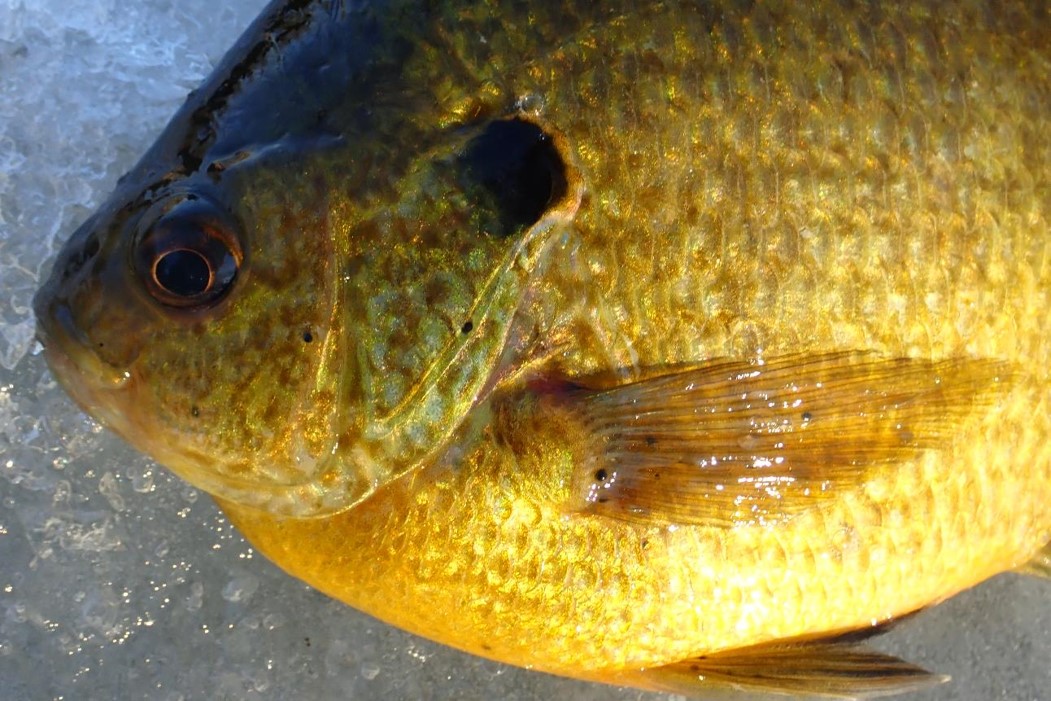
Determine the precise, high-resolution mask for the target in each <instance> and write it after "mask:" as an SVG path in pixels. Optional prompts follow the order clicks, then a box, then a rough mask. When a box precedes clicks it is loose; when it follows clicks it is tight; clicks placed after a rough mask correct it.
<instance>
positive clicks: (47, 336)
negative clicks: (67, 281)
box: [33, 289, 138, 436]
mask: <svg viewBox="0 0 1051 701" xmlns="http://www.w3.org/2000/svg"><path fill="white" fill-rule="evenodd" d="M45 291H46V289H45V290H41V291H40V292H38V293H37V296H36V298H35V299H34V300H33V307H34V309H33V311H34V313H35V315H36V338H37V341H39V342H40V344H41V345H42V346H43V348H44V359H45V360H46V361H47V364H48V367H49V368H50V369H51V374H52V375H53V376H54V377H55V379H56V380H57V381H58V383H59V384H60V385H61V386H62V388H63V389H64V390H65V391H66V392H67V393H68V394H69V396H70V397H71V398H72V399H73V401H74V402H76V404H77V405H78V406H79V407H80V408H81V409H82V410H83V411H84V412H85V413H87V414H88V415H89V416H92V417H94V418H97V419H98V420H99V421H100V422H101V423H102V424H103V425H105V426H107V427H108V428H110V429H112V430H114V431H116V432H117V433H118V434H119V435H121V436H128V435H129V433H130V432H131V431H132V430H133V428H134V427H133V426H132V420H131V418H130V417H131V416H132V415H133V414H134V412H131V413H130V414H129V412H127V411H125V408H126V407H128V406H131V405H133V404H134V399H133V395H134V394H135V389H136V387H137V384H138V383H137V382H136V381H135V374H134V372H132V371H131V370H130V369H126V368H117V367H114V366H113V365H111V364H109V363H107V362H106V361H105V360H103V359H102V358H100V357H99V356H98V354H96V353H95V352H94V351H93V350H92V348H91V345H90V341H89V339H88V338H87V337H86V336H85V335H84V333H83V332H81V331H80V330H79V329H78V328H77V326H76V323H75V321H74V317H73V312H72V309H71V308H70V307H69V305H68V304H67V303H66V302H65V301H64V300H56V299H54V298H48V297H47V296H46V295H45V294H44V293H45Z"/></svg>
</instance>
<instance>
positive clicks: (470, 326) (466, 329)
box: [460, 319, 474, 334]
mask: <svg viewBox="0 0 1051 701" xmlns="http://www.w3.org/2000/svg"><path fill="white" fill-rule="evenodd" d="M473 330H474V322H473V321H471V320H470V319H468V320H467V321H465V322H463V326H461V327H460V333H462V334H469V333H471V331H473Z"/></svg>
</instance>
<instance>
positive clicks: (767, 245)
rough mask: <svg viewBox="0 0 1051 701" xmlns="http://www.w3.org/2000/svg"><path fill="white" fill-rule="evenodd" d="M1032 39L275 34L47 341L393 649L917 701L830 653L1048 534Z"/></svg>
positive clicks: (430, 20)
mask: <svg viewBox="0 0 1051 701" xmlns="http://www.w3.org/2000/svg"><path fill="white" fill-rule="evenodd" d="M293 4H294V5H295V7H293ZM1048 19H1049V18H1048V16H1047V8H1046V7H1044V6H1043V5H1041V4H1040V3H1024V2H1013V3H1002V4H1000V6H998V7H997V8H996V10H995V11H993V10H991V9H990V8H989V7H987V6H986V5H985V4H983V3H978V2H970V1H969V0H960V1H959V2H955V3H949V4H939V5H938V6H937V7H935V6H934V5H924V4H922V3H912V4H909V5H908V6H899V5H897V4H893V3H880V2H870V3H861V4H855V3H836V2H827V3H825V2H819V3H806V4H800V3H770V4H762V5H756V4H754V3H749V2H739V3H738V2H729V1H728V2H713V3H690V2H634V3H629V2H613V3H604V4H602V5H601V6H593V5H588V4H581V3H566V4H562V5H558V6H554V5H546V4H535V3H534V4H530V5H527V4H524V3H518V2H511V1H510V0H508V1H507V2H499V1H497V0H493V1H492V2H484V3H457V2H445V3H424V4H416V3H407V2H394V1H392V2H387V3H377V4H375V5H360V6H359V5H356V4H353V5H345V4H341V3H334V4H330V3H323V2H300V3H290V4H288V5H287V6H285V5H283V4H282V3H280V2H275V3H273V4H272V5H271V6H270V8H268V10H267V11H266V12H264V16H263V19H261V20H260V21H259V22H258V23H257V25H255V26H254V28H253V29H250V30H249V32H248V33H247V34H246V37H245V38H244V39H242V41H241V42H240V43H239V44H238V46H237V47H235V49H234V50H233V51H232V53H231V54H230V55H229V56H228V57H227V59H225V60H224V62H223V64H221V65H220V66H219V67H218V68H217V72H216V74H215V76H213V77H212V78H210V79H208V81H206V82H205V84H204V86H202V88H201V89H200V91H198V93H195V94H194V95H192V96H191V97H190V98H189V100H188V103H187V105H186V106H185V107H184V108H183V110H182V111H181V112H180V113H179V114H178V115H176V117H175V118H174V120H173V123H172V126H170V127H169V129H168V130H166V132H165V134H164V135H162V137H161V139H160V140H159V141H158V144H157V145H156V146H155V147H154V148H153V149H151V151H150V152H149V153H148V154H147V155H146V156H145V157H144V159H143V161H142V162H141V163H140V164H139V165H137V166H136V168H135V169H133V171H132V172H131V173H130V174H129V175H128V176H127V177H126V178H125V179H124V180H123V181H122V183H121V185H120V186H119V188H118V190H117V192H115V193H114V195H113V197H112V198H111V200H110V201H109V202H107V203H106V204H104V205H103V207H102V208H101V209H100V213H99V214H98V215H97V216H96V218H94V219H93V220H91V221H89V222H88V223H87V224H85V229H84V231H82V232H78V234H76V235H75V236H74V238H73V239H72V240H71V242H70V244H68V246H67V250H66V251H65V252H64V253H63V254H62V256H60V259H59V262H58V263H57V264H56V274H55V277H54V279H53V280H52V281H51V282H49V283H48V284H47V285H46V286H45V287H44V288H43V289H42V291H41V293H40V294H39V295H38V297H37V301H36V303H35V305H36V311H37V315H38V318H39V319H40V329H41V330H40V332H39V333H40V335H41V337H42V340H43V342H44V345H45V347H46V348H47V352H48V358H49V361H50V362H51V364H52V367H53V368H54V369H55V372H56V375H57V376H58V377H59V379H60V381H61V382H62V383H63V385H64V386H65V387H66V388H67V389H69V391H70V392H71V394H72V395H73V396H74V398H75V399H77V400H78V401H79V402H80V403H81V404H82V405H83V406H84V407H85V408H86V409H87V410H88V411H90V412H91V413H93V414H94V415H96V416H98V417H99V418H101V419H102V420H103V421H104V422H106V423H107V424H109V425H110V426H111V427H112V428H114V429H115V430H117V431H118V432H119V433H121V434H122V435H123V436H124V437H125V438H127V439H128V440H129V441H130V442H132V443H133V444H135V445H137V446H138V447H140V448H141V449H143V450H144V451H146V452H148V453H150V454H151V455H154V456H155V457H157V458H158V459H159V460H160V461H161V462H164V463H165V464H167V465H168V466H169V467H171V468H172V469H173V470H175V471H176V472H178V473H180V474H182V475H183V476H185V477H187V478H188V479H190V480H191V481H193V482H194V483H195V484H198V485H200V486H202V487H204V488H205V489H207V490H208V491H210V492H212V494H213V496H215V497H216V499H217V500H218V501H219V503H220V504H221V506H222V507H223V508H224V510H225V511H226V513H227V514H228V516H229V517H230V519H231V521H232V522H233V523H234V524H235V525H236V526H237V527H238V528H239V529H241V531H242V532H243V533H244V534H245V535H246V537H248V538H249V540H250V541H251V542H252V543H253V544H254V545H255V546H256V547H257V548H258V549H259V550H260V551H261V552H262V553H264V554H265V555H267V556H268V557H270V558H271V559H272V560H274V561H275V562H276V563H277V564H279V565H280V566H281V567H283V568H284V569H286V570H287V571H289V572H290V573H292V574H293V575H295V576H297V577H300V578H301V579H303V580H305V581H306V582H308V583H310V584H311V585H313V586H315V587H317V588H318V589H319V590H321V591H323V592H326V593H327V594H329V595H331V596H333V597H336V598H338V599H340V600H342V601H344V602H346V603H348V604H350V605H352V606H355V607H357V608H360V609H362V610H364V611H367V612H369V613H371V614H372V615H375V616H377V617H379V618H381V619H383V620H386V621H388V622H391V623H393V624H395V625H398V626H401V627H404V628H406V629H408V630H411V631H414V632H417V633H419V634H422V635H426V636H428V637H430V638H433V639H436V640H439V641H442V642H445V643H448V644H450V645H454V646H456V647H459V648H461V649H464V650H467V651H469V652H472V653H475V654H478V655H482V656H486V657H490V658H493V659H497V660H503V661H507V662H511V663H515V664H520V665H525V666H529V667H532V668H535V669H539V670H543V671H547V672H552V673H557V674H563V675H568V676H574V677H579V678H584V679H592V680H596V681H603V682H608V683H621V684H632V685H636V686H640V687H643V688H649V689H663V690H669V691H676V692H679V693H689V694H698V693H702V692H703V691H704V690H705V689H706V688H707V686H710V685H717V684H719V683H722V684H728V685H729V686H735V687H745V688H750V689H754V690H759V691H763V690H775V691H784V692H810V693H826V694H832V695H838V696H840V697H843V696H846V697H852V696H860V695H874V694H880V693H885V692H887V691H903V690H907V689H911V688H915V687H917V686H921V685H923V684H926V683H931V682H933V681H937V680H938V677H936V676H933V675H927V674H925V673H923V672H922V670H918V669H916V668H914V667H911V666H909V665H907V664H906V663H903V662H901V661H899V660H894V659H893V658H888V657H885V656H879V655H875V654H870V653H866V652H864V651H858V650H856V649H853V648H850V649H849V650H848V648H847V647H846V641H843V640H840V639H839V637H838V636H841V635H842V634H845V633H850V634H851V635H853V636H861V635H863V634H864V633H866V632H873V631H876V630H878V626H879V625H881V624H884V623H886V622H888V621H891V620H893V619H896V618H899V617H903V616H906V615H908V614H910V613H912V612H914V611H917V610H919V609H922V608H924V607H926V606H929V605H932V604H934V603H937V602H938V601H941V600H942V599H944V598H946V597H949V596H951V595H953V594H954V593H956V592H958V591H960V590H962V589H964V588H967V587H969V586H971V585H973V584H975V583H977V582H979V581H981V580H983V579H985V578H987V577H989V576H992V575H994V574H996V573H999V572H1002V571H1006V570H1010V569H1015V568H1018V567H1021V566H1023V565H1024V564H1025V563H1026V561H1027V560H1030V559H1031V558H1034V557H1035V556H1037V554H1038V551H1040V549H1041V548H1044V547H1045V544H1047V543H1048V541H1049V540H1051V512H1049V511H1048V506H1047V504H1049V503H1051V443H1049V442H1048V441H1047V436H1048V435H1051V417H1049V415H1048V412H1047V407H1048V404H1049V402H1048V400H1049V398H1051V396H1049V395H1051V381H1049V377H1048V369H1047V368H1048V364H1049V363H1048V360H1049V359H1051V347H1049V345H1048V340H1047V335H1046V333H1045V330H1046V329H1047V328H1049V325H1048V322H1049V321H1051V319H1049V312H1048V307H1047V304H1046V302H1047V301H1048V300H1047V297H1048V294H1047V292H1048V290H1049V289H1051V263H1049V262H1048V242H1049V240H1051V238H1049V236H1048V233H1049V230H1048V209H1049V192H1051V183H1049V180H1048V178H1049V172H1051V168H1049V167H1048V164H1049V163H1051V140H1049V139H1048V137H1047V131H1046V119H1047V114H1049V113H1051V57H1049V55H1048V50H1047V47H1048V46H1051V34H1049V32H1051V30H1049V29H1048V27H1049V26H1051V23H1049V22H1048ZM267 42H269V43H267ZM194 125H196V126H197V127H201V128H202V129H203V130H204V131H203V132H201V133H200V135H198V134H197V133H196V132H194V131H193V130H190V129H188V127H189V126H194ZM202 125H203V126H202ZM188 134H189V136H188ZM187 140H188V141H187ZM494 143H495V144H496V145H495V146H493V144H494ZM158 174H166V175H164V177H160V178H159V177H158ZM186 193H191V194H194V195H195V196H197V197H199V198H200V200H201V202H203V203H204V204H202V205H200V207H205V208H206V211H208V212H212V210H215V213H213V214H211V215H209V216H212V217H213V218H212V219H209V220H208V222H207V223H206V225H203V227H202V230H204V231H205V232H206V233H207V234H208V235H209V236H210V237H211V239H210V240H212V241H218V242H219V244H214V243H213V244H210V245H212V248H209V249H202V250H206V252H207V251H212V250H213V249H214V247H215V245H225V246H228V248H227V249H226V250H227V251H228V252H231V251H233V250H234V248H236V247H237V246H241V247H242V248H244V250H245V253H244V256H243V260H239V261H236V262H237V264H238V265H239V266H240V267H239V268H238V270H237V276H236V277H235V278H234V279H233V282H231V283H229V287H228V288H223V289H217V290H213V287H211V285H213V282H212V281H211V280H209V281H208V282H207V284H208V285H209V287H208V288H206V290H205V291H204V292H203V293H202V294H203V295H206V296H205V297H201V298H199V299H198V298H191V299H189V300H186V303H187V305H188V309H182V308H171V307H172V305H173V303H174V304H175V306H176V307H177V306H178V304H181V303H182V302H181V301H180V300H179V299H173V297H177V295H176V294H175V293H174V292H173V291H171V290H169V291H168V294H167V296H164V295H162V296H161V297H158V298H157V299H151V298H150V296H149V294H150V290H156V288H157V286H161V287H163V286H164V284H163V283H164V281H162V280H159V279H157V276H158V273H157V272H156V270H157V268H156V265H157V263H158V261H159V260H162V258H157V259H155V260H154V265H155V267H154V268H153V269H152V271H151V270H145V271H144V270H134V269H133V270H128V269H127V266H126V265H124V263H126V261H128V260H140V259H142V258H143V257H144V256H148V255H149V254H151V251H150V250H148V249H144V248H143V246H144V244H143V243H142V242H143V240H146V241H150V240H152V239H149V238H145V239H144V237H148V235H149V232H152V231H154V230H155V229H156V228H157V227H160V224H159V223H157V221H154V219H151V216H153V215H152V214H151V212H153V211H154V210H153V209H151V208H156V207H169V208H170V211H171V212H173V214H171V215H170V216H171V217H176V218H177V217H179V216H184V217H185V216H189V215H184V214H180V213H181V212H182V211H183V209H181V208H182V207H183V204H184V201H183V200H182V199H181V198H183V197H186V196H187V195H186ZM208 208H210V209H208ZM534 210H535V211H534ZM523 212H525V213H526V214H523ZM166 216H169V215H166ZM158 221H161V223H163V219H162V220H158ZM230 222H233V223H230ZM151 227H153V228H151ZM185 230H189V231H190V234H187V236H189V237H190V238H189V239H187V240H186V241H182V242H180V243H179V245H180V246H183V248H178V249H175V250H176V251H177V252H182V255H183V259H185V258H186V255H187V254H186V252H187V251H188V252H189V253H190V254H192V253H194V251H196V250H197V249H195V248H194V245H195V244H194V241H195V240H196V239H193V236H194V235H197V230H196V229H193V228H192V227H190V228H189V229H187V227H185V226H184V227H183V229H179V231H180V232H184V231H185ZM143 231H146V232H147V233H142V232H143ZM162 233H163V232H162ZM89 235H94V236H96V237H97V240H98V241H100V242H101V246H95V249H96V250H94V251H92V250H91V247H90V245H89V244H88V243H87V241H88V240H89ZM158 240H160V241H162V242H163V241H165V240H166V239H163V238H161V239H158ZM161 253H163V255H168V254H169V253H170V251H169V252H163V251H162V252H161ZM157 255H161V254H157ZM198 255H199V258H200V261H203V263H201V262H200V261H198V265H201V264H204V265H211V264H212V261H210V260H209V259H208V258H207V257H206V256H205V255H204V254H198ZM230 255H231V256H233V253H230ZM233 257H236V256H233ZM176 267H177V266H176ZM74 268H76V269H77V270H78V271H79V272H78V274H77V275H72V276H63V275H62V271H63V270H73V269H74ZM210 269H211V268H210ZM93 275H94V276H95V277H92V276H93ZM151 275H152V276H153V277H152V278H151V277H150V276H151ZM85 279H86V281H85ZM151 285H152V287H151ZM177 287H178V286H177ZM184 287H187V289H192V286H190V285H184ZM213 291H214V299H213V298H212V297H208V296H207V295H212V294H213ZM114 299H119V300H122V302H121V304H122V305H123V306H121V307H120V308H119V311H114V312H112V314H111V315H107V314H106V309H107V308H108V307H107V305H108V304H109V303H110V302H111V300H114ZM163 300H167V302H164V301H163ZM191 302H192V303H193V305H190V303H191ZM165 304H167V305H168V306H167V307H166V306H165ZM111 316H112V318H111ZM129 319H135V320H141V321H142V324H141V326H142V329H141V330H136V334H129V333H128V331H127V330H128V328H129V323H128V320H129ZM144 339H145V340H144ZM308 339H309V340H308ZM103 341H104V342H105V346H106V348H107V349H108V350H107V351H106V352H105V353H96V352H95V351H93V350H92V349H93V347H94V346H95V345H96V344H97V343H99V342H103ZM129 349H131V350H129ZM132 351H134V352H132ZM125 358H132V360H128V361H127V362H126V364H124V365H122V364H121V363H122V362H123V361H122V359H125ZM103 371H105V372H103ZM100 374H104V375H105V378H108V380H109V382H110V384H108V385H107V384H105V383H104V382H102V381H100V378H99V377H97V375H100ZM122 377H123V378H124V379H123V380H122V379H121V378H122ZM105 378H101V379H105ZM176 379H178V380H180V382H173V380H176ZM136 400H137V401H136ZM132 409H134V411H132ZM191 409H192V411H191ZM1044 556H1045V557H1046V553H1045V555H1044Z"/></svg>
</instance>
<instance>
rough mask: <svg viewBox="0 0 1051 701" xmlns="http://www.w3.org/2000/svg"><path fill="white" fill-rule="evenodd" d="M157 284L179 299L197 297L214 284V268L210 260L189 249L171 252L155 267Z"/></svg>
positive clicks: (164, 255)
mask: <svg viewBox="0 0 1051 701" xmlns="http://www.w3.org/2000/svg"><path fill="white" fill-rule="evenodd" d="M154 276H155V278H156V280H157V284H158V285H160V286H161V287H162V288H163V289H164V290H166V291H167V292H169V293H171V294H173V295H177V296H179V297H195V296H197V295H199V294H202V293H204V292H207V291H208V288H209V287H211V284H212V279H213V276H212V267H211V265H210V264H209V263H208V260H207V259H206V258H205V257H204V256H203V255H201V254H200V253H198V252H197V251H191V250H189V249H185V248H180V249H176V250H174V251H169V252H167V253H165V254H163V255H162V256H161V257H160V258H158V259H157V264H156V266H155V267H154Z"/></svg>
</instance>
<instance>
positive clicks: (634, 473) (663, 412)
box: [569, 352, 1009, 526]
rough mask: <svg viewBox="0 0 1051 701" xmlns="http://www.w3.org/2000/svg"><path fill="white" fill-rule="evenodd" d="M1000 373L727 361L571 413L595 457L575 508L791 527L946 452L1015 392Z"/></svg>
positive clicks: (598, 395)
mask: <svg viewBox="0 0 1051 701" xmlns="http://www.w3.org/2000/svg"><path fill="white" fill-rule="evenodd" d="M1008 380H1009V372H1008V368H1007V367H1006V366H1005V365H1004V364H1003V363H1000V362H997V361H992V360H973V359H958V360H946V361H939V362H932V361H927V360H918V359H909V358H891V359H888V358H881V357H879V356H877V355H874V354H869V353H854V352H846V353H830V354H818V355H794V356H787V357H781V358H777V359H773V360H769V361H766V362H764V363H760V362H747V361H737V360H723V361H714V362H711V363H709V364H706V365H704V366H702V367H697V368H692V369H689V370H685V371H682V372H676V373H673V374H668V375H661V376H656V377H651V378H648V379H645V380H641V381H639V382H635V383H632V384H627V385H621V386H617V387H614V388H612V389H607V390H603V391H586V390H581V391H578V392H577V393H575V395H574V396H572V397H571V398H570V399H569V401H570V402H571V403H572V404H573V406H574V411H575V412H576V413H577V415H578V416H579V417H580V419H581V422H582V424H583V425H584V426H585V434H586V435H587V436H588V437H589V441H590V444H589V445H588V446H587V448H586V454H587V457H586V458H585V459H584V460H581V461H580V463H579V464H578V466H577V468H576V471H575V474H574V476H573V482H572V486H571V489H572V493H573V500H574V502H573V504H571V508H573V509H575V510H579V511H585V512H589V513H596V514H602V515H606V516H612V517H616V518H625V519H632V520H640V521H643V522H649V523H654V522H657V523H678V524H703V525H719V526H729V525H735V524H741V523H765V522H771V521H774V522H776V521H778V520H782V519H785V518H788V517H791V516H793V515H795V514H797V513H799V512H801V511H803V510H805V509H808V508H811V507H813V506H815V505H818V504H820V503H821V501H822V500H823V499H827V498H829V497H830V496H832V495H834V494H837V493H841V492H842V490H844V489H845V488H853V487H855V486H857V485H858V484H859V483H860V482H861V480H862V479H863V477H864V475H865V473H866V471H867V470H869V469H871V468H873V467H876V466H893V465H895V464H897V463H901V462H903V461H906V460H909V459H913V458H915V457H917V456H918V455H919V454H920V453H921V452H922V451H925V450H931V449H938V448H941V447H943V446H944V445H945V444H946V443H947V442H948V441H949V440H950V439H951V437H952V436H954V435H955V433H954V432H955V431H956V429H957V426H958V425H959V423H960V422H961V421H962V420H963V419H964V418H965V417H966V416H967V415H968V414H969V413H970V412H971V411H972V410H973V409H974V408H975V407H976V406H978V405H981V404H988V403H991V402H992V401H993V400H994V399H995V398H996V397H997V396H998V394H999V393H1000V392H1002V391H1003V390H1004V389H1005V387H1006V386H1007V384H1008Z"/></svg>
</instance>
